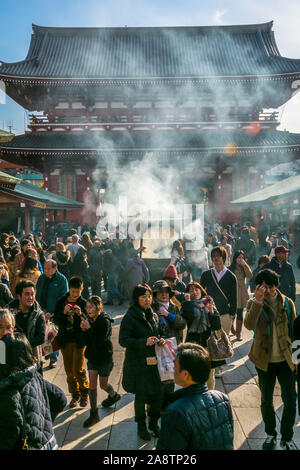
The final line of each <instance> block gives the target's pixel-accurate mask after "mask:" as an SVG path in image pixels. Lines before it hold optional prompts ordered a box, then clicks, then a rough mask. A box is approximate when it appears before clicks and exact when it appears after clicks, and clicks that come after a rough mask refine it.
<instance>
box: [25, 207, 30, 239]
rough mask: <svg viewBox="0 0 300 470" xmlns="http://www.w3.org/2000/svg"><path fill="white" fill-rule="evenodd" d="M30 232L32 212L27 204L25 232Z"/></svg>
mask: <svg viewBox="0 0 300 470" xmlns="http://www.w3.org/2000/svg"><path fill="white" fill-rule="evenodd" d="M29 232H30V212H29V206H25V234H26V235H27V234H28V233H29Z"/></svg>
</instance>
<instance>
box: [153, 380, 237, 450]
mask: <svg viewBox="0 0 300 470" xmlns="http://www.w3.org/2000/svg"><path fill="white" fill-rule="evenodd" d="M168 398H169V401H172V403H171V404H170V405H169V406H168V407H167V409H166V410H165V412H164V414H163V415H162V418H161V431H160V434H159V439H158V442H157V446H156V449H157V450H193V451H195V450H233V417H232V409H231V405H230V401H229V399H228V397H227V396H226V395H225V394H224V393H222V392H219V391H217V390H208V388H207V386H206V385H204V384H193V385H190V386H189V387H185V388H182V389H179V390H176V392H174V393H172V394H170V395H169V397H168Z"/></svg>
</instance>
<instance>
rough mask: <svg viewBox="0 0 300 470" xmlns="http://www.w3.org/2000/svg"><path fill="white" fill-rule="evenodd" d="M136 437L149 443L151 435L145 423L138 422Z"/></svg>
mask: <svg viewBox="0 0 300 470" xmlns="http://www.w3.org/2000/svg"><path fill="white" fill-rule="evenodd" d="M137 432H138V436H139V437H140V438H141V439H143V440H144V441H151V435H150V433H149V431H148V429H147V426H146V421H140V422H138V431H137Z"/></svg>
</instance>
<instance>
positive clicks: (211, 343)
mask: <svg viewBox="0 0 300 470" xmlns="http://www.w3.org/2000/svg"><path fill="white" fill-rule="evenodd" d="M207 349H208V352H209V355H210V360H211V361H223V360H225V359H229V358H230V357H232V356H233V348H232V346H231V342H230V339H229V338H228V335H227V334H226V333H225V331H224V330H222V329H221V330H216V331H212V332H211V334H210V337H209V338H208V340H207Z"/></svg>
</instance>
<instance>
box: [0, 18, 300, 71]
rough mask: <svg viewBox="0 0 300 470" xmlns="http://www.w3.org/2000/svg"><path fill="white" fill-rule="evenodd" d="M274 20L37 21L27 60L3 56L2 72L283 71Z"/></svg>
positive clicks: (296, 64) (295, 62)
mask: <svg viewBox="0 0 300 470" xmlns="http://www.w3.org/2000/svg"><path fill="white" fill-rule="evenodd" d="M272 25H273V22H269V23H265V24H254V25H240V26H200V27H196V26H195V27H133V28H127V27H125V28H51V27H41V26H36V25H33V34H32V38H31V43H30V47H29V51H28V54H27V57H26V59H25V60H23V61H20V62H15V63H4V62H2V63H1V62H0V64H1V65H0V76H14V77H28V78H30V77H31V78H62V79H64V78H73V79H76V78H78V79H83V78H85V79H96V78H112V79H117V78H162V77H175V78H176V77H183V78H184V77H186V78H188V77H189V78H190V77H208V78H209V77H225V76H226V77H227V76H261V75H277V74H279V75H282V74H290V73H297V72H300V59H289V58H286V57H282V56H281V55H280V53H279V50H278V48H277V45H276V42H275V38H274V32H273V30H272Z"/></svg>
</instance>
